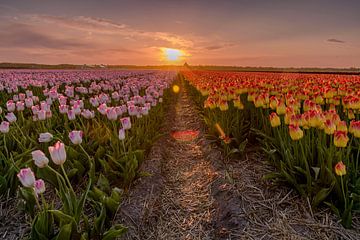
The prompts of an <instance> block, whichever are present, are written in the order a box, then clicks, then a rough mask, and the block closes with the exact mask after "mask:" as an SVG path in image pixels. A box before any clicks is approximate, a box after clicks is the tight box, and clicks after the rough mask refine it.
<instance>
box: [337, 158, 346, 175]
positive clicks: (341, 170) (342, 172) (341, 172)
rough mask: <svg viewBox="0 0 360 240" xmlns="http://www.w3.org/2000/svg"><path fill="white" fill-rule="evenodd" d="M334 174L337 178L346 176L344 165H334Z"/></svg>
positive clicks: (341, 163) (339, 163)
mask: <svg viewBox="0 0 360 240" xmlns="http://www.w3.org/2000/svg"><path fill="white" fill-rule="evenodd" d="M335 173H336V175H338V176H344V175H346V166H345V164H344V163H343V162H342V161H340V162H338V163H337V164H336V165H335Z"/></svg>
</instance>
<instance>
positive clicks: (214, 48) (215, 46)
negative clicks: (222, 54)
mask: <svg viewBox="0 0 360 240" xmlns="http://www.w3.org/2000/svg"><path fill="white" fill-rule="evenodd" d="M234 46H236V44H235V43H224V44H214V45H209V46H206V47H204V49H205V50H209V51H215V50H220V49H223V48H228V47H234Z"/></svg>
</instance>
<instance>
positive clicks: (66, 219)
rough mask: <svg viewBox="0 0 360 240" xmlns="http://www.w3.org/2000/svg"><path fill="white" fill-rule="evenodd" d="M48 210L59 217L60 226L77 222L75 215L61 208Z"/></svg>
mask: <svg viewBox="0 0 360 240" xmlns="http://www.w3.org/2000/svg"><path fill="white" fill-rule="evenodd" d="M48 212H50V213H52V214H54V215H55V217H56V218H58V219H59V221H60V226H64V225H67V224H73V223H74V224H76V222H75V218H74V217H72V216H70V215H68V214H65V213H63V212H62V211H60V210H48Z"/></svg>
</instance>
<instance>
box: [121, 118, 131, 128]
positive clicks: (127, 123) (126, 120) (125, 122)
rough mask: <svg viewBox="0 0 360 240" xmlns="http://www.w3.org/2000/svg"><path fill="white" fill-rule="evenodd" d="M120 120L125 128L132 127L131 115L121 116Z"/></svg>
mask: <svg viewBox="0 0 360 240" xmlns="http://www.w3.org/2000/svg"><path fill="white" fill-rule="evenodd" d="M120 121H121V124H122V126H123V128H124V129H125V130H128V129H130V128H131V120H130V118H129V117H124V118H121V119H120Z"/></svg>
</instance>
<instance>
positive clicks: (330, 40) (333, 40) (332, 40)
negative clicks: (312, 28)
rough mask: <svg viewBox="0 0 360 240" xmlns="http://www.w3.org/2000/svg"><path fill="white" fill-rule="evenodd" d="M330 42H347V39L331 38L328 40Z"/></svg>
mask: <svg viewBox="0 0 360 240" xmlns="http://www.w3.org/2000/svg"><path fill="white" fill-rule="evenodd" d="M326 41H328V42H333V43H345V41H343V40H339V39H336V38H329V39H328V40H326Z"/></svg>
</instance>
